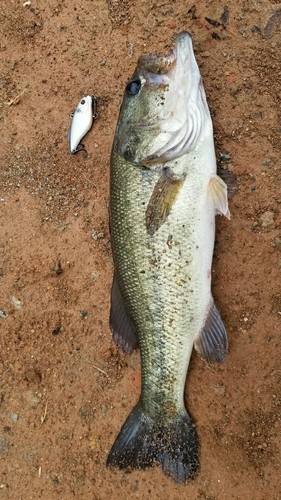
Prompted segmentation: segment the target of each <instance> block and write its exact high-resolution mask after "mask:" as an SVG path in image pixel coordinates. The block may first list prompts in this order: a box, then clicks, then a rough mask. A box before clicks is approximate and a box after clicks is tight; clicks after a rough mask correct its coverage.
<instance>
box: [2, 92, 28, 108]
mask: <svg viewBox="0 0 281 500" xmlns="http://www.w3.org/2000/svg"><path fill="white" fill-rule="evenodd" d="M25 91H26V89H23V91H22V92H20V94H18V95H16V97H14V99H10V100H9V101H8V102H7V103H6V104H7V105H8V106H12V104H17V103H18V102H19V100H20V97H21V96H22V95H23V94H24V93H25Z"/></svg>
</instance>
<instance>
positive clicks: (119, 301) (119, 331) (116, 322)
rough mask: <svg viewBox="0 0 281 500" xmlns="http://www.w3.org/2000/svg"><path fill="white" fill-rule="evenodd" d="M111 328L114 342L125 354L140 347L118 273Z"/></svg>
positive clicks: (112, 297) (111, 311)
mask: <svg viewBox="0 0 281 500" xmlns="http://www.w3.org/2000/svg"><path fill="white" fill-rule="evenodd" d="M109 322H110V328H111V331H112V335H113V339H114V342H115V343H116V344H117V345H118V346H119V347H120V349H121V350H122V351H123V352H126V353H130V352H132V351H133V350H134V349H136V348H137V347H138V336H137V333H136V330H135V327H134V324H133V322H132V320H131V318H130V316H129V315H128V313H127V311H126V308H125V305H124V300H123V297H122V293H121V290H120V287H119V283H118V279H117V276H116V273H114V276H113V282H112V288H111V309H110V321H109Z"/></svg>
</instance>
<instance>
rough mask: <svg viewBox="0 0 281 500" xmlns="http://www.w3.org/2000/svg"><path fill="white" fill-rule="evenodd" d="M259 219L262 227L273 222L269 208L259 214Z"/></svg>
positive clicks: (272, 213)
mask: <svg viewBox="0 0 281 500" xmlns="http://www.w3.org/2000/svg"><path fill="white" fill-rule="evenodd" d="M259 220H260V223H261V225H262V227H269V226H272V224H274V212H271V211H269V210H268V211H267V212H264V213H263V214H262V215H261V216H260V219H259Z"/></svg>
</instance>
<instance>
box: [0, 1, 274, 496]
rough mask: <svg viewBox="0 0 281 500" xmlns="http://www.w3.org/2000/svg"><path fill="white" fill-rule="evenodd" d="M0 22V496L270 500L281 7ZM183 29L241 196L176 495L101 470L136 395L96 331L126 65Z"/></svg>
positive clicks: (69, 9) (69, 8) (57, 10)
mask: <svg viewBox="0 0 281 500" xmlns="http://www.w3.org/2000/svg"><path fill="white" fill-rule="evenodd" d="M0 15H1V38H0V48H1V78H0V91H1V108H0V118H1V146H0V148H1V153H0V156H1V166H0V310H1V312H0V339H1V350H0V361H1V363H0V370H1V372H0V373H1V375H0V498H3V499H12V500H27V499H34V500H37V499H39V498H42V499H46V500H49V499H50V500H53V499H54V500H55V499H66V500H71V499H74V498H81V499H98V500H105V499H110V498H114V499H116V500H119V499H122V500H123V499H126V498H136V499H137V498H138V499H144V500H146V499H149V500H154V499H163V498H165V499H167V500H172V499H173V500H178V499H179V498H188V499H194V500H195V499H196V500H203V499H204V500H224V499H226V500H232V499H233V500H234V499H235V500H236V499H237V500H238V499H241V500H248V499H250V500H251V499H255V500H262V499H264V500H269V499H270V500H277V499H280V497H281V478H280V465H281V464H280V378H281V366H280V321H281V315H280V312H281V298H280V270H281V253H280V252H281V234H280V203H281V192H280V180H281V173H280V138H281V136H280V133H281V129H280V126H281V121H280V115H279V117H278V111H280V95H281V88H280V75H281V74H280V45H281V32H280V18H281V11H280V4H278V3H277V2H276V1H275V0H270V1H265V0H259V1H257V0H238V1H234V0H229V1H228V2H227V8H226V6H225V3H224V2H215V1H211V0H207V1H205V2H203V1H201V0H198V2H196V5H195V3H193V2H183V1H182V0H181V1H180V0H174V1H171V0H169V1H168V0H163V1H161V2H157V1H154V0H151V1H144V0H139V1H138V2H135V1H131V2H130V1H128V0H123V1H122V0H107V1H105V0H99V1H90V0H77V1H74V0H67V1H66V0H61V1H56V0H50V1H49V2H45V1H43V0H31V2H24V1H23V0H21V1H16V0H9V2H2V4H1V6H0ZM182 30H188V31H190V32H191V33H192V35H193V40H194V47H195V51H196V57H197V60H198V62H199V65H200V69H201V72H202V75H203V78H204V85H205V89H206V93H207V97H208V102H209V106H210V108H211V111H212V115H213V121H214V129H215V141H216V151H217V158H218V163H219V164H221V166H223V167H224V168H226V169H228V170H231V171H233V172H234V173H235V174H236V175H237V179H238V186H239V191H238V193H237V194H236V196H235V197H234V198H233V199H232V200H231V202H230V209H231V213H232V219H231V221H230V222H229V221H228V220H226V219H225V218H217V238H216V249H215V256H214V265H213V292H214V296H215V299H216V302H217V305H218V307H219V309H220V310H221V312H222V316H223V319H224V321H225V324H226V327H227V330H228V333H229V339H230V347H229V355H228V358H227V361H226V362H225V363H224V364H223V365H222V366H208V365H207V364H206V363H205V362H204V361H202V360H201V359H200V358H199V357H198V356H197V355H196V354H194V355H193V358H192V362H191V365H190V369H189V375H188V378H187V385H186V402H187V406H188V409H189V411H190V413H191V415H192V416H193V419H194V421H195V422H196V426H197V429H198V433H199V436H200V442H201V472H200V474H199V476H198V477H197V478H196V480H195V481H193V482H191V483H188V484H185V485H177V484H175V483H173V482H172V481H171V480H170V479H169V478H168V477H166V476H164V474H163V473H162V472H161V470H160V469H159V468H155V469H152V470H147V471H137V472H133V473H130V474H127V473H124V472H122V471H118V470H117V471H111V470H108V469H106V467H105V461H106V457H107V453H108V451H109V449H110V447H111V445H112V443H113V441H114V439H115V437H116V435H117V433H118V431H119V430H120V427H121V425H122V424H123V422H124V420H125V418H126V416H127V415H128V414H129V413H130V411H131V409H132V407H133V405H134V404H135V403H136V401H137V399H138V396H139V391H140V361H139V353H138V352H135V353H133V354H132V355H131V356H129V355H123V354H122V353H120V351H119V350H118V348H117V347H116V346H115V345H114V344H113V342H112V339H111V334H110V331H109V327H108V315H109V296H110V286H111V279H112V258H111V251H110V238H109V230H108V195H109V156H110V149H111V144H112V139H113V134H114V130H115V126H116V122H117V117H118V109H119V106H120V103H121V100H122V94H123V90H124V86H125V84H126V81H127V79H128V78H129V76H130V75H131V74H132V72H133V69H134V67H135V64H136V60H137V58H138V56H139V55H141V54H144V53H148V52H154V51H159V50H162V49H163V48H167V47H168V46H169V45H170V40H171V37H172V35H173V33H174V32H179V31H182ZM86 94H90V95H92V94H94V95H96V96H97V97H98V102H99V118H98V120H97V121H96V122H95V123H94V126H93V129H92V130H91V132H90V133H89V134H88V135H87V137H86V138H85V140H84V143H85V145H86V150H87V153H88V156H87V157H86V155H84V154H83V152H82V153H78V154H77V155H75V156H71V155H70V154H69V150H68V143H67V131H68V127H69V121H70V119H69V113H70V112H71V110H72V109H73V108H74V107H75V105H76V104H77V102H78V101H79V99H80V98H81V97H82V96H83V95H86Z"/></svg>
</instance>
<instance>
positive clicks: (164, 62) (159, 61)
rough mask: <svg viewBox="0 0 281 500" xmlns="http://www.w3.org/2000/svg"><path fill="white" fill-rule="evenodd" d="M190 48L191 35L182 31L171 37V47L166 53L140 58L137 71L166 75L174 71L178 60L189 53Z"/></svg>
mask: <svg viewBox="0 0 281 500" xmlns="http://www.w3.org/2000/svg"><path fill="white" fill-rule="evenodd" d="M191 46H192V42H191V35H190V34H189V33H187V32H186V31H183V32H182V33H179V34H177V35H175V36H174V37H173V47H172V48H171V49H170V50H169V51H168V53H166V54H148V55H144V56H141V57H140V58H139V61H138V67H139V70H140V71H141V70H144V71H145V72H148V73H152V74H156V75H167V74H169V73H170V72H171V70H173V69H174V67H175V65H176V63H177V60H178V58H179V57H180V56H184V55H186V53H187V52H188V53H189V50H190V47H191Z"/></svg>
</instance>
